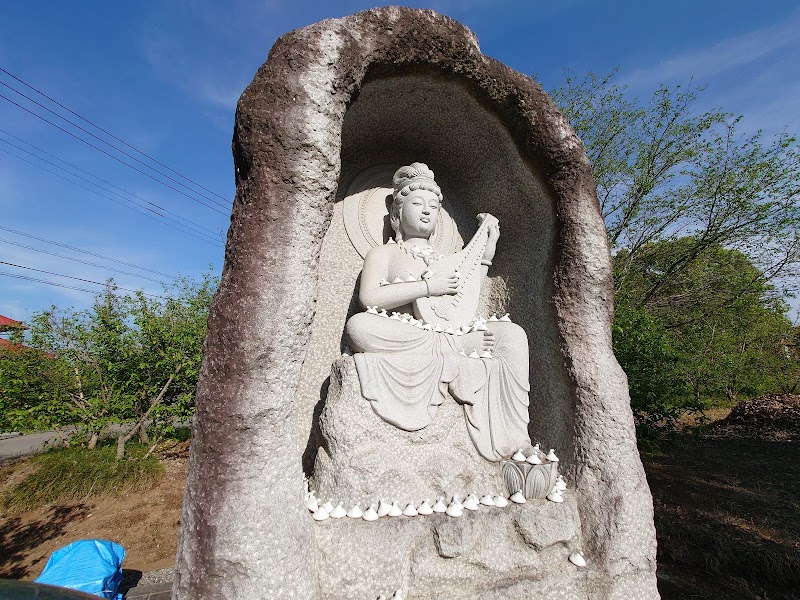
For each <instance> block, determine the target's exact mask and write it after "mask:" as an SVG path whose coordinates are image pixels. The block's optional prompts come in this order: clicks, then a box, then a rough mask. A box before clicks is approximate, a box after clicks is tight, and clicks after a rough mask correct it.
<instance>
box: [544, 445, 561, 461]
mask: <svg viewBox="0 0 800 600" xmlns="http://www.w3.org/2000/svg"><path fill="white" fill-rule="evenodd" d="M546 458H547V460H549V461H550V462H558V457H557V456H556V453H555V451H554V450H553V449H552V448H550V452H548V453H547V457H546Z"/></svg>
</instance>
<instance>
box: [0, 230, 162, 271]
mask: <svg viewBox="0 0 800 600" xmlns="http://www.w3.org/2000/svg"><path fill="white" fill-rule="evenodd" d="M0 229H2V230H3V231H8V232H9V233H14V234H16V235H21V236H22V237H26V238H30V239H33V240H38V241H40V242H44V243H46V244H52V245H53V246H60V247H61V248H67V249H68V250H72V251H74V252H80V253H81V254H88V255H89V256H96V257H97V258H102V259H103V260H110V261H111V262H115V263H118V264H121V265H125V266H127V267H133V268H134V269H140V270H142V271H147V272H148V273H154V274H156V275H162V276H163V277H168V278H169V279H172V278H173V277H172V275H168V274H167V273H162V272H161V271H156V270H155V269H149V268H147V267H140V266H139V265H135V264H133V263H129V262H125V261H124V260H119V259H117V258H110V257H108V256H103V255H102V254H97V253H96V252H91V251H89V250H81V249H80V248H76V247H75V246H69V245H67V244H63V243H61V242H54V241H53V240H48V239H47V238H43V237H40V236H37V235H33V234H30V233H25V232H23V231H19V230H17V229H11V228H10V227H3V226H2V225H0Z"/></svg>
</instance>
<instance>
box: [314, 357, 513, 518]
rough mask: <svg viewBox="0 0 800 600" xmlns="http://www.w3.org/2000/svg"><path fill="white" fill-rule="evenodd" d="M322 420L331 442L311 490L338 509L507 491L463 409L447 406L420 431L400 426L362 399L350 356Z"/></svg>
mask: <svg viewBox="0 0 800 600" xmlns="http://www.w3.org/2000/svg"><path fill="white" fill-rule="evenodd" d="M321 423H322V433H323V434H324V437H325V439H326V440H328V444H327V447H324V448H321V449H320V451H319V453H318V454H317V462H316V467H315V469H314V477H313V478H312V480H311V487H312V488H313V489H314V490H316V491H317V493H318V496H319V498H320V499H322V500H328V499H330V500H331V501H332V502H333V504H334V505H336V504H337V503H339V502H342V503H344V506H345V507H348V508H349V507H350V506H352V505H353V504H356V503H359V504H360V505H361V507H362V508H364V509H366V508H367V507H368V506H370V505H371V504H374V505H376V506H377V504H378V501H379V500H380V499H382V498H383V499H385V500H387V501H389V502H392V501H396V502H397V504H398V506H400V508H404V507H405V506H406V504H408V503H409V502H412V503H414V505H415V506H417V505H418V504H419V503H420V502H422V501H423V500H426V499H427V500H429V501H430V502H431V503H433V502H435V501H436V499H438V498H440V497H442V498H445V499H446V500H445V501H447V500H449V499H450V498H451V497H452V496H453V495H454V494H455V495H458V496H459V497H460V498H461V499H462V500H463V499H464V498H465V497H466V495H467V494H470V493H472V494H475V495H476V496H478V497H481V496H483V495H484V494H487V493H490V494H498V493H503V492H504V491H505V485H504V483H503V478H502V475H501V471H500V465H499V464H498V463H492V462H489V461H487V460H485V459H484V458H482V457H481V456H480V455H479V454H478V453H477V451H476V450H475V446H474V445H473V444H472V441H471V440H470V439H469V435H468V433H467V428H466V425H465V423H464V409H463V408H462V407H461V406H460V405H458V404H456V402H455V401H453V400H449V401H446V402H445V403H444V404H443V405H442V406H440V407H438V411H437V413H436V416H435V418H434V420H433V422H432V423H431V424H430V425H428V427H426V428H424V429H421V430H419V431H416V432H408V431H403V430H401V429H398V428H397V427H395V426H393V425H390V424H389V423H386V422H385V421H383V420H382V419H381V418H380V417H379V416H378V415H376V414H375V411H373V410H372V406H371V405H370V403H369V401H367V400H366V399H364V397H363V396H362V395H361V390H360V387H359V380H358V373H357V372H356V367H355V361H354V360H353V358H352V357H344V358H341V359H339V360H338V361H336V362H335V363H334V366H333V369H332V370H331V384H330V387H329V389H328V398H327V401H326V402H325V408H324V409H323V411H322V415H321Z"/></svg>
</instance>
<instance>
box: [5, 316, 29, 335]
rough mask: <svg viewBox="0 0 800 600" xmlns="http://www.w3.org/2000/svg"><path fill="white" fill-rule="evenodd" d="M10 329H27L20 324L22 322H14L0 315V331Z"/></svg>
mask: <svg viewBox="0 0 800 600" xmlns="http://www.w3.org/2000/svg"><path fill="white" fill-rule="evenodd" d="M12 329H27V327H25V325H23V324H22V321H15V320H14V319H9V318H8V317H6V316H3V315H0V331H11V330H12Z"/></svg>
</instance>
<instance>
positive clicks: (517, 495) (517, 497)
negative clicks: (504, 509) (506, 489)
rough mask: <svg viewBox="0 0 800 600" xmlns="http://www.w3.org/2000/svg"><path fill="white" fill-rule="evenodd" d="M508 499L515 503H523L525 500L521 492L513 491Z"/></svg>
mask: <svg viewBox="0 0 800 600" xmlns="http://www.w3.org/2000/svg"><path fill="white" fill-rule="evenodd" d="M509 500H511V501H512V502H514V503H515V504H525V503H526V502H527V500H526V499H525V496H523V495H522V492H514V493H513V494H512V495H511V498H509Z"/></svg>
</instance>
